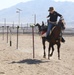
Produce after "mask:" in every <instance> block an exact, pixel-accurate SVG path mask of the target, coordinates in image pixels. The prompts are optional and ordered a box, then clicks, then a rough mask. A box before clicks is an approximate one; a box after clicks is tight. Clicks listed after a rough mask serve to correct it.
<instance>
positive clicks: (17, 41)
mask: <svg viewBox="0 0 74 75" xmlns="http://www.w3.org/2000/svg"><path fill="white" fill-rule="evenodd" d="M18 31H19V26H17V45H16V48H17V49H18Z"/></svg>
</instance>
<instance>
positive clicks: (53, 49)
mask: <svg viewBox="0 0 74 75" xmlns="http://www.w3.org/2000/svg"><path fill="white" fill-rule="evenodd" d="M53 52H54V46H53V45H52V52H51V54H50V56H52V55H53Z"/></svg>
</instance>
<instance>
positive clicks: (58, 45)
mask: <svg viewBox="0 0 74 75" xmlns="http://www.w3.org/2000/svg"><path fill="white" fill-rule="evenodd" d="M60 45H61V44H60V43H58V44H57V49H58V59H59V60H60Z"/></svg>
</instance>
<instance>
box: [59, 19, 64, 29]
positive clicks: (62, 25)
mask: <svg viewBox="0 0 74 75" xmlns="http://www.w3.org/2000/svg"><path fill="white" fill-rule="evenodd" d="M58 25H59V26H60V27H61V29H62V30H64V29H65V21H64V19H59V22H58Z"/></svg>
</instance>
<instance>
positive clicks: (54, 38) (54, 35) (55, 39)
mask: <svg viewBox="0 0 74 75" xmlns="http://www.w3.org/2000/svg"><path fill="white" fill-rule="evenodd" d="M35 26H38V29H39V32H40V33H44V32H46V31H47V26H44V28H43V29H42V26H40V24H39V23H37V24H36V25H35ZM52 29H53V30H52V32H51V34H50V36H49V37H50V39H49V38H47V37H45V36H43V37H42V44H43V49H44V55H43V57H44V58H46V52H45V48H46V46H45V42H46V41H48V43H49V48H48V59H50V57H51V56H52V55H53V52H54V45H55V44H56V45H57V52H58V59H59V60H60V46H61V38H60V33H61V31H62V30H64V29H65V26H64V23H63V21H62V20H59V22H58V23H57V25H54V27H53V28H52ZM51 48H52V52H51V53H50V50H51Z"/></svg>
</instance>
